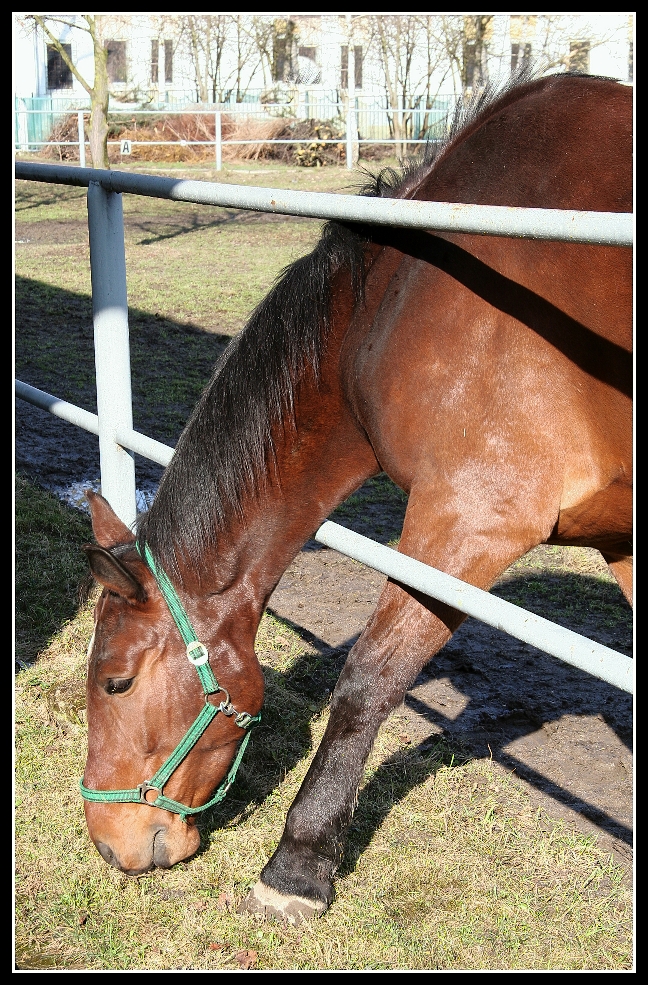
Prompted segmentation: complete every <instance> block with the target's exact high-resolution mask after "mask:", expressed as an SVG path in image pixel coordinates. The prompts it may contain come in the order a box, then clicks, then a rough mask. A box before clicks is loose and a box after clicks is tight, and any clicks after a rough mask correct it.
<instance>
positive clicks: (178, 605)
mask: <svg viewBox="0 0 648 985" xmlns="http://www.w3.org/2000/svg"><path fill="white" fill-rule="evenodd" d="M136 547H137V550H138V551H139V553H140V554H141V553H142V552H141V550H140V546H139V544H136ZM144 560H145V561H146V563H147V565H148V566H149V568H150V569H151V572H152V574H153V577H154V578H155V580H156V582H157V584H158V587H159V589H160V591H161V592H162V595H163V596H164V600H165V601H166V603H167V605H168V606H169V610H170V612H171V615H172V616H173V619H174V621H175V624H176V626H177V627H178V629H179V631H180V635H181V636H182V639H183V640H184V643H185V646H186V647H187V660H188V661H189V663H191V664H193V666H194V667H195V668H196V672H197V674H198V677H199V678H200V683H201V684H202V689H203V691H204V694H205V707H204V708H203V709H202V711H201V712H200V714H199V715H198V717H197V718H196V720H195V722H194V723H193V725H192V726H191V728H190V729H189V731H188V732H187V734H186V735H185V737H184V739H182V741H181V742H180V743H179V744H178V745H177V746H176V748H175V749H174V750H173V752H172V753H171V755H170V756H169V758H168V759H167V761H166V762H165V763H163V764H162V766H161V767H160V768H159V770H158V771H157V773H156V774H155V776H154V777H153V778H152V779H151V780H145V781H144V782H143V783H140V784H139V786H137V787H134V788H133V789H132V790H89V789H88V787H85V786H84V785H83V780H80V781H79V787H80V788H81V796H82V797H83V798H84V799H85V800H93V801H99V802H100V803H103V804H146V805H147V807H161V808H162V809H163V810H165V811H171V812H172V813H173V814H179V815H180V817H181V818H182V820H183V821H186V820H187V817H188V815H189V814H199V813H200V812H201V811H206V810H207V808H208V807H213V806H214V804H219V803H220V802H221V800H223V798H224V797H225V795H226V793H227V791H228V790H229V788H230V787H231V786H232V784H233V783H234V778H235V777H236V772H237V770H238V768H239V764H240V762H241V759H242V758H243V753H244V752H245V748H246V746H247V744H248V742H249V739H250V735H251V733H250V732H246V734H245V736H244V738H243V742H242V743H241V745H240V747H239V750H238V752H237V754H236V757H235V759H234V762H233V763H232V766H231V767H230V771H229V773H228V774H227V776H226V777H225V779H224V780H223V782H222V783H221V785H220V786H219V788H218V790H217V791H216V793H215V794H214V796H213V797H212V798H211V800H209V801H208V802H207V803H206V804H203V805H202V806H201V807H187V806H186V805H185V804H180V803H179V802H178V801H177V800H171V799H170V798H169V797H165V796H164V794H163V792H162V791H163V790H164V786H165V784H166V783H167V781H168V780H169V777H170V776H171V775H172V773H174V771H175V770H176V769H177V768H178V766H179V765H180V763H181V762H182V761H183V759H184V758H185V757H186V756H187V754H188V753H189V752H190V751H191V750H192V749H193V747H194V746H195V744H196V743H197V742H198V739H199V738H200V737H201V735H202V734H203V732H204V731H205V730H206V728H207V726H208V725H209V724H210V722H211V721H212V720H213V719H214V718H215V717H216V715H217V714H218V712H219V711H222V712H223V714H224V715H228V716H231V715H234V716H235V717H234V721H235V722H236V724H237V725H238V726H239V728H241V729H248V728H249V727H250V726H251V725H254V724H255V723H256V722H259V721H260V720H261V714H260V713H259V714H258V715H250V714H248V712H247V711H237V710H236V708H234V706H233V705H232V702H231V701H230V696H229V692H228V691H227V690H226V689H225V688H224V687H221V686H220V684H219V683H218V681H217V680H216V678H215V677H214V674H213V671H212V669H211V667H210V666H209V654H208V653H207V647H206V646H205V645H204V644H203V643H200V642H199V640H198V639H197V637H196V634H195V632H194V629H193V626H192V625H191V623H190V622H189V618H188V616H187V613H186V612H185V610H184V607H183V605H182V602H181V601H180V599H179V598H178V596H177V594H176V591H175V589H174V587H173V585H172V584H171V582H170V581H169V578H168V577H167V575H166V573H165V572H164V571H163V570H162V569H161V568H158V567H157V565H156V564H155V561H154V559H153V555H152V554H151V551H150V550H149V547H148V545H146V544H145V545H144ZM219 692H220V693H222V694H224V695H225V696H226V697H225V701H221V703H220V704H219V705H213V704H210V702H209V701H208V700H207V698H208V697H209V695H210V694H218V693H219ZM149 790H157V791H158V796H157V797H156V798H155V800H153V801H148V800H147V799H146V795H147V793H148V792H149Z"/></svg>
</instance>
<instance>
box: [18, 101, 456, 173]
mask: <svg viewBox="0 0 648 985" xmlns="http://www.w3.org/2000/svg"><path fill="white" fill-rule="evenodd" d="M298 95H299V96H300V97H301V98H298V99H297V100H296V101H295V102H294V103H289V104H285V103H261V102H257V103H254V102H246V103H234V104H231V105H220V106H218V107H215V106H207V107H200V106H196V107H194V108H192V109H189V108H187V107H185V108H183V109H173V108H162V109H139V110H138V109H112V110H110V114H109V115H110V117H112V118H114V117H118V118H119V117H124V118H128V119H131V120H132V119H135V120H142V119H144V120H145V119H146V118H147V117H148V118H150V119H155V120H162V119H166V118H171V117H182V116H200V117H202V118H208V119H210V120H211V119H213V121H214V139H213V140H206V139H204V140H185V139H182V138H178V139H176V140H141V141H140V140H137V139H136V138H135V139H129V140H128V141H127V143H128V151H127V152H128V153H129V154H130V153H131V148H132V147H140V148H151V147H177V146H191V147H196V148H201V147H203V148H207V147H210V148H211V147H213V149H214V150H213V153H214V161H215V164H216V169H217V170H221V168H222V160H223V147H237V146H242V145H258V144H264V145H265V144H268V145H270V146H281V145H283V146H287V145H294V146H300V145H308V144H311V143H313V142H314V141H316V142H317V143H318V144H322V145H324V146H336V145H340V144H343V145H344V148H345V157H346V163H347V167H349V168H352V167H353V166H354V165H353V162H354V160H356V159H357V157H358V155H359V152H360V147H362V146H369V145H382V146H385V147H390V146H391V147H392V148H393V149H394V150H395V151H396V153H397V154H399V155H401V156H403V155H406V154H407V150H408V147H409V146H410V145H411V146H412V148H414V147H417V146H419V145H421V144H427V143H429V142H430V141H432V142H433V141H435V140H440V139H442V138H443V137H444V136H445V134H446V132H447V125H448V119H449V117H451V115H452V110H453V109H454V100H453V99H451V97H445V98H443V99H439V100H435V102H434V103H433V105H432V106H426V105H424V104H422V101H421V100H418V101H417V102H415V104H414V105H411V106H407V107H405V106H397V107H390V106H384V105H381V103H382V100H379V99H377V98H374V99H369V98H368V97H356V98H355V100H352V101H351V103H348V102H346V103H342V102H334V101H332V99H330V98H328V99H323V98H314V97H312V96H311V98H310V99H309V94H308V92H306V93H302V94H298ZM14 115H15V125H14V132H15V138H14V139H15V149H16V151H17V152H18V153H29V152H37V151H41V150H43V149H45V148H47V147H54V148H62V147H74V148H78V154H79V163H80V166H81V167H85V165H86V147H87V144H88V140H87V137H86V134H85V127H86V121H87V119H88V117H89V115H90V110H89V109H87V108H68V109H65V108H62V107H61V108H58V109H56V108H53V107H51V106H48V107H46V108H43V107H37V108H32V107H31V105H28V101H27V100H26V99H22V100H20V101H18V100H17V102H16V107H15V110H14ZM74 116H76V129H77V139H76V140H70V139H68V140H65V139H52V130H53V129H54V127H55V124H56V123H57V122H59V121H60V120H62V119H65V118H66V117H68V118H70V117H74ZM224 116H227V117H229V118H230V119H231V118H233V119H234V120H237V119H238V120H240V119H245V120H247V121H254V122H267V121H269V120H277V119H285V121H286V123H289V122H294V123H296V122H298V121H300V120H317V121H319V122H322V123H326V124H330V125H331V126H333V128H334V129H336V130H337V131H339V136H337V137H331V138H320V137H314V136H310V137H294V138H290V139H288V138H276V137H268V138H263V137H257V138H256V139H245V140H243V139H236V138H227V139H223V136H222V131H223V127H222V122H223V117H224ZM397 134H398V135H397ZM123 143H124V141H122V140H121V139H114V140H109V141H108V144H109V146H115V147H117V146H119V147H120V148H121V146H122V144H123Z"/></svg>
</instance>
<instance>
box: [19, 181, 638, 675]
mask: <svg viewBox="0 0 648 985" xmlns="http://www.w3.org/2000/svg"><path fill="white" fill-rule="evenodd" d="M16 177H17V178H24V179H28V180H33V181H44V182H51V183H59V184H68V185H77V186H82V187H87V188H88V226H89V234H90V263H91V271H92V303H93V318H94V331H95V358H96V380H97V414H96V415H95V414H90V413H89V412H87V411H84V410H83V409H82V408H80V407H76V406H75V405H73V404H69V403H67V402H65V401H62V400H59V399H58V398H57V397H55V396H53V395H51V394H47V393H44V392H43V391H40V390H37V389H36V388H35V387H31V386H29V385H28V384H25V383H22V382H21V381H16V393H17V395H18V396H19V397H20V398H22V399H24V400H27V401H29V402H30V403H33V404H35V405H36V406H39V407H42V408H43V409H45V410H48V411H50V412H51V413H53V414H54V415H56V416H58V417H60V418H62V419H63V420H66V421H69V422H70V423H72V424H76V425H77V426H79V427H82V428H84V429H85V430H87V431H90V432H91V433H93V434H97V435H98V437H99V451H100V465H101V486H102V493H103V495H104V496H105V497H106V499H107V500H108V501H109V502H110V504H111V506H112V507H113V509H114V510H115V512H116V513H117V514H118V515H119V516H120V517H121V519H122V520H123V521H124V522H125V523H127V524H128V525H130V526H132V525H133V524H134V521H135V517H136V505H135V503H136V500H135V467H134V459H133V454H132V453H133V452H135V453H137V454H140V455H143V456H144V457H146V458H148V459H150V460H152V461H154V462H157V463H159V464H160V465H163V466H166V465H168V463H169V462H170V461H171V457H172V455H173V449H172V448H170V447H169V446H167V445H164V444H162V443H160V442H158V441H154V440H153V439H152V438H149V437H148V436H147V435H144V434H140V433H139V432H137V431H134V430H133V415H132V400H131V380H130V351H129V340H128V306H127V300H126V261H125V253H124V227H123V213H122V198H121V196H122V193H124V192H126V193H130V194H136V195H147V196H152V197H156V198H166V199H172V200H176V201H185V202H195V203H198V204H205V205H212V206H213V205H217V206H229V207H237V208H242V209H251V210H256V211H264V212H275V213H280V214H284V215H302V216H304V215H306V216H312V217H315V218H323V219H340V220H346V221H359V222H364V223H370V224H375V225H390V226H401V227H409V228H419V229H434V230H441V231H444V230H445V231H454V232H471V233H478V234H483V235H498V236H512V237H526V238H536V239H549V240H562V241H567V242H577V243H594V244H599V245H613V246H631V245H632V242H633V228H632V215H631V214H620V213H600V212H571V211H564V210H556V209H520V208H505V207H500V206H478V205H463V204H452V203H444V202H416V201H402V200H399V199H367V198H362V197H356V196H345V195H330V194H323V193H317V192H292V191H286V190H283V189H267V188H248V187H245V186H237V185H224V184H213V183H209V182H200V181H176V180H174V179H171V178H158V177H153V176H150V175H134V174H129V173H126V172H119V171H98V170H93V169H89V168H75V167H65V166H60V165H47V164H31V163H18V164H16ZM315 539H316V540H317V541H319V542H320V543H322V544H326V545H327V546H329V547H332V548H334V549H335V550H338V551H340V552H341V553H344V554H347V555H349V556H350V557H354V558H356V560H359V561H362V562H363V563H365V564H368V565H369V566H371V567H373V568H375V569H376V570H378V571H381V572H383V573H384V574H386V575H388V576H389V577H391V578H393V579H395V580H396V581H398V582H400V583H401V584H404V585H407V586H409V587H411V588H414V589H415V590H417V591H421V592H423V593H425V594H427V595H430V596H431V597H433V598H436V599H439V600H440V601H443V602H446V603H447V604H449V605H451V606H453V607H454V608H456V609H458V610H459V611H460V612H464V613H465V614H466V615H470V616H474V617H475V618H477V619H480V620H481V621H482V622H486V623H487V624H489V625H491V626H495V627H497V628H498V629H501V630H503V631H504V632H506V633H509V634H510V635H511V636H515V637H517V638H518V639H521V640H524V641H525V642H527V643H530V644H531V645H533V646H535V647H538V648H539V649H541V650H544V651H545V652H547V653H551V654H553V655H554V656H556V657H558V658H559V659H561V660H564V661H565V662H566V663H569V664H571V665H573V666H575V667H578V668H580V669H582V670H586V671H587V672H588V673H590V674H593V675H594V676H596V677H599V678H601V679H602V680H605V681H607V682H608V683H611V684H614V685H615V686H616V687H619V688H621V689H623V690H625V691H629V692H631V693H632V692H633V661H632V659H631V658H629V657H627V656H625V655H624V654H621V653H617V652H616V651H614V650H611V649H609V648H608V647H605V646H602V645H601V644H599V643H595V642H593V641H592V640H588V639H586V638H585V637H583V636H580V635H579V634H577V633H574V632H572V631H571V630H568V629H565V628H563V627H561V626H557V625H556V624H555V623H552V622H550V621H548V620H546V619H542V618H541V617H540V616H536V615H534V614H533V613H530V612H527V611H526V610H524V609H521V608H520V607H519V606H515V605H512V604H511V603H509V602H505V601H504V600H503V599H499V598H496V597H495V596H493V595H491V594H489V593H488V592H484V591H482V590H481V589H478V588H475V587H474V586H472V585H469V584H467V583H465V582H462V581H459V580H458V579H456V578H453V577H451V576H450V575H447V574H445V573H443V572H441V571H437V570H435V569H434V568H431V567H430V566H428V565H425V564H423V563H421V562H420V561H417V560H415V559H414V558H410V557H407V556H406V555H403V554H401V553H400V552H398V551H394V550H392V549H391V548H388V547H384V546H382V545H380V544H377V543H375V542H374V541H371V540H369V539H368V538H366V537H362V536H361V535H359V534H356V533H354V532H353V531H351V530H347V529H346V528H344V527H341V526H339V525H338V524H335V523H332V522H331V521H327V522H325V523H324V524H323V525H322V526H321V527H320V529H319V530H318V531H317V533H316V534H315Z"/></svg>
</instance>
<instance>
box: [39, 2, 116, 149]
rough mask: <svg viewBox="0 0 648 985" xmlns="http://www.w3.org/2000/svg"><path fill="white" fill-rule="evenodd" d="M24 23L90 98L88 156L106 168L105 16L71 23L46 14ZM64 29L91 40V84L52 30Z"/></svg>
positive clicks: (88, 16) (82, 17) (79, 17)
mask: <svg viewBox="0 0 648 985" xmlns="http://www.w3.org/2000/svg"><path fill="white" fill-rule="evenodd" d="M25 21H26V22H27V23H29V22H31V23H32V24H33V25H37V26H38V27H39V28H40V29H41V31H42V32H43V34H44V35H45V37H46V38H47V39H48V41H49V43H50V45H51V46H52V47H53V48H54V49H55V50H56V51H57V52H58V54H59V56H60V58H61V59H62V61H63V62H64V63H65V65H67V67H68V68H69V70H70V71H71V72H72V75H73V76H74V77H75V79H76V80H77V81H78V82H79V83H80V84H81V85H82V86H83V88H84V89H85V91H86V92H87V93H88V95H89V97H90V106H91V112H90V132H89V137H90V155H91V157H92V166H93V167H95V168H109V167H110V164H109V162H108V103H109V99H110V92H109V84H108V50H107V48H106V44H105V41H106V17H105V16H104V15H100V14H96V15H95V14H80V15H74V19H73V20H69V19H68V18H66V17H60V16H50V15H46V14H28V15H27V16H26V17H25ZM57 25H58V26H66V27H71V28H74V29H75V30H78V31H84V32H85V33H86V34H89V35H90V38H91V39H92V46H93V54H94V79H93V81H92V84H91V83H90V82H89V81H88V80H87V79H85V78H84V77H83V76H82V75H81V73H80V71H79V70H78V68H77V66H76V65H75V64H74V61H73V60H72V58H71V57H70V55H69V54H68V52H67V50H66V47H65V45H64V44H63V43H62V42H61V41H60V40H59V39H58V37H57V35H56V34H55V33H54V31H53V30H52V29H51V28H55V27H56V26H57Z"/></svg>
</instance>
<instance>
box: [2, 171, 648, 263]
mask: <svg viewBox="0 0 648 985" xmlns="http://www.w3.org/2000/svg"><path fill="white" fill-rule="evenodd" d="M16 177H17V178H27V179H29V180H31V181H45V182H53V183H55V184H63V185H77V186H81V187H88V186H89V185H90V183H95V182H96V183H97V184H100V185H101V186H102V188H104V189H105V190H106V191H108V192H118V193H122V192H128V193H130V194H134V195H145V196H148V197H151V198H165V199H171V200H172V201H176V202H193V203H196V204H199V205H216V206H221V207H223V206H224V207H229V208H239V209H247V210H250V211H254V212H272V213H275V214H279V215H299V216H308V217H310V218H314V219H338V220H341V221H343V222H344V221H346V222H358V223H363V224H367V225H376V226H400V227H406V228H410V229H428V230H437V231H439V232H455V233H472V234H476V235H483V236H508V237H519V238H524V239H541V240H560V241H565V242H569V243H591V244H595V245H598V246H632V242H633V216H632V214H631V213H625V212H579V211H572V210H569V209H522V208H509V207H508V206H505V205H464V204H460V203H452V202H417V201H411V200H403V199H397V198H369V197H364V196H360V195H333V194H330V193H328V192H295V191H288V190H286V189H281V188H258V187H247V186H245V185H229V184H219V183H217V182H209V181H186V180H178V179H175V178H162V177H156V176H154V175H144V174H131V173H130V172H128V171H104V170H100V169H98V168H97V169H93V168H77V167H73V166H68V165H60V164H38V163H32V162H17V163H16Z"/></svg>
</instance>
